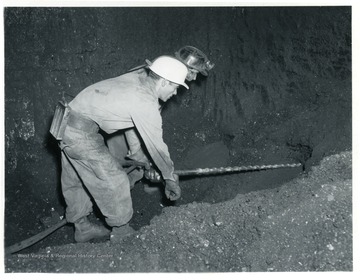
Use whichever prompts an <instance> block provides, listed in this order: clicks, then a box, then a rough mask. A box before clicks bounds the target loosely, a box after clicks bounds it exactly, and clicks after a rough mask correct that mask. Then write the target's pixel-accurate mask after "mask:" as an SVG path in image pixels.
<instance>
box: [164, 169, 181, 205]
mask: <svg viewBox="0 0 360 280" xmlns="http://www.w3.org/2000/svg"><path fill="white" fill-rule="evenodd" d="M174 178H175V180H176V181H175V182H174V181H172V180H165V182H166V185H165V195H166V197H167V198H168V199H170V200H172V201H173V200H177V199H179V198H180V196H181V189H180V186H179V176H178V175H176V174H174Z"/></svg>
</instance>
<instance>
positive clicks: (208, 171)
mask: <svg viewBox="0 0 360 280" xmlns="http://www.w3.org/2000/svg"><path fill="white" fill-rule="evenodd" d="M300 166H301V163H291V164H272V165H250V166H230V167H214V168H196V169H189V170H175V171H174V173H175V174H177V175H179V176H205V175H217V174H225V173H233V172H243V171H256V170H266V169H279V168H294V167H300Z"/></svg>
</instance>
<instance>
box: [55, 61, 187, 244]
mask: <svg viewBox="0 0 360 280" xmlns="http://www.w3.org/2000/svg"><path fill="white" fill-rule="evenodd" d="M147 63H148V67H145V68H141V69H138V70H135V71H132V72H129V73H126V74H124V75H121V76H118V77H115V78H111V79H108V80H104V81H101V82H98V83H96V84H93V85H91V86H89V87H87V88H85V89H84V90H83V91H81V92H80V93H79V94H78V95H77V96H76V97H75V98H74V99H73V100H72V101H71V102H70V103H69V105H68V107H67V108H68V110H69V114H68V116H67V118H66V121H65V123H66V125H65V130H64V132H63V135H61V136H62V137H61V138H59V139H61V140H60V141H59V146H60V148H61V160H62V174H61V184H62V192H63V195H64V198H65V201H66V204H67V208H66V219H67V221H68V222H70V223H74V225H75V241H77V242H86V241H89V240H91V239H93V238H99V237H105V236H108V235H109V234H110V241H111V242H114V243H117V242H120V241H121V240H122V239H123V238H124V237H125V236H127V235H129V234H131V233H132V232H133V230H132V229H131V228H130V226H129V221H130V219H131V217H132V215H133V207H132V201H131V196H130V182H129V178H128V175H127V173H126V172H125V170H124V169H123V166H122V165H121V164H120V162H119V160H118V159H117V158H115V157H114V156H113V155H112V154H111V153H110V151H109V149H108V147H107V146H106V145H105V142H104V139H103V136H102V135H101V134H100V133H99V131H100V130H103V131H105V132H106V133H108V134H112V133H114V132H116V131H118V130H127V129H128V130H129V131H130V130H132V128H135V130H132V131H136V133H137V135H138V136H139V138H141V140H142V142H143V144H144V145H145V147H146V150H147V152H148V154H149V155H150V157H151V160H152V162H153V163H154V164H155V165H156V167H157V169H158V170H159V172H160V173H161V177H162V179H163V180H164V182H165V194H166V196H167V198H168V199H170V200H177V199H178V198H179V197H180V196H181V189H180V187H179V182H178V177H177V176H176V174H174V164H173V162H172V160H171V158H170V154H169V151H168V147H167V145H166V144H165V143H164V141H163V137H162V136H163V130H162V118H161V115H160V111H159V99H160V100H162V101H164V102H165V101H167V100H168V99H169V98H170V97H171V96H173V95H175V94H176V93H177V89H178V87H179V86H180V85H181V86H184V87H185V88H187V89H188V86H187V85H186V84H185V78H186V76H187V74H188V69H187V67H186V66H185V65H184V64H183V63H182V62H180V61H179V60H177V59H176V58H174V57H171V56H160V57H158V58H156V59H155V60H154V61H153V62H150V61H148V60H147ZM130 136H131V135H130ZM91 197H92V198H93V201H94V202H95V203H96V204H97V206H98V207H99V209H100V211H101V212H102V214H103V215H104V217H105V221H106V223H107V224H108V225H109V226H110V227H111V228H112V231H111V232H110V231H109V230H108V229H106V228H105V227H102V226H98V225H95V224H92V223H90V221H89V220H88V218H87V216H88V215H89V214H90V213H91V212H92V206H93V204H92V200H91Z"/></svg>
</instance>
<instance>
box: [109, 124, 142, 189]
mask: <svg viewBox="0 0 360 280" xmlns="http://www.w3.org/2000/svg"><path fill="white" fill-rule="evenodd" d="M130 136H131V137H130ZM129 137H130V138H131V139H130V143H133V142H135V141H134V139H135V138H136V137H135V130H134V129H129V130H127V133H126V136H125V132H124V131H120V132H117V133H114V134H113V135H111V136H110V137H109V138H108V139H107V146H108V148H109V151H110V154H111V155H112V156H114V157H115V158H116V159H118V160H119V161H120V162H121V161H124V160H125V159H126V157H127V155H128V154H129V152H130V154H131V153H135V152H136V151H134V147H133V146H134V145H132V146H131V147H130V148H129V144H128V140H129V139H128V138H129ZM136 141H138V143H137V145H136V149H140V142H139V140H138V138H136ZM130 158H131V157H130ZM131 159H133V160H137V161H142V160H140V159H138V158H131ZM141 159H142V158H141ZM127 175H128V177H129V181H130V188H131V189H132V188H133V187H134V186H135V183H136V182H137V181H139V180H141V179H142V178H143V176H144V172H143V170H142V169H134V170H133V171H131V172H130V173H128V174H127Z"/></svg>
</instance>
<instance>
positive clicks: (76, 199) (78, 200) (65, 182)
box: [61, 151, 92, 223]
mask: <svg viewBox="0 0 360 280" xmlns="http://www.w3.org/2000/svg"><path fill="white" fill-rule="evenodd" d="M61 165H62V171H61V187H62V193H63V195H64V198H65V202H66V205H67V207H66V219H67V221H68V222H70V223H74V222H75V221H77V220H78V219H80V218H82V217H85V216H87V215H89V213H90V212H91V211H92V202H91V200H90V197H89V195H88V193H87V192H86V190H85V189H84V187H83V184H82V182H81V180H80V178H79V175H78V174H77V172H76V171H75V169H74V167H73V166H72V164H71V163H70V161H69V159H68V158H67V156H66V154H65V153H64V152H63V151H62V152H61Z"/></svg>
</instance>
